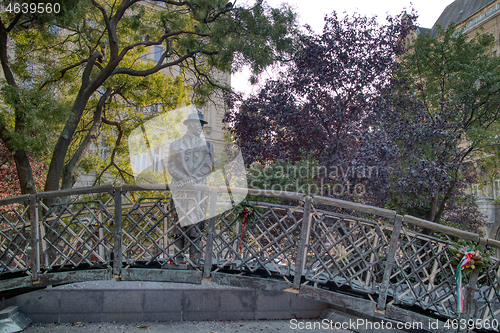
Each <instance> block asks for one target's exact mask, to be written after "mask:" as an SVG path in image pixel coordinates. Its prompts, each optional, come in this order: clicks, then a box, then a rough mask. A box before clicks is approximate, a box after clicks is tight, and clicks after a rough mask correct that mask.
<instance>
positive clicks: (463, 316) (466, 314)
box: [457, 270, 479, 333]
mask: <svg viewBox="0 0 500 333" xmlns="http://www.w3.org/2000/svg"><path fill="white" fill-rule="evenodd" d="M478 279H479V272H478V271H476V270H474V271H472V274H471V277H470V280H469V284H468V285H467V286H465V293H464V297H465V299H464V311H463V312H462V313H460V317H459V318H460V320H459V323H463V322H465V323H467V324H468V323H469V319H470V317H471V314H472V305H473V304H474V294H475V293H476V290H477V280H478ZM457 302H458V300H457ZM465 326H466V327H465V328H464V327H463V325H459V330H458V331H457V332H458V333H467V332H469V330H468V329H467V326H468V325H465Z"/></svg>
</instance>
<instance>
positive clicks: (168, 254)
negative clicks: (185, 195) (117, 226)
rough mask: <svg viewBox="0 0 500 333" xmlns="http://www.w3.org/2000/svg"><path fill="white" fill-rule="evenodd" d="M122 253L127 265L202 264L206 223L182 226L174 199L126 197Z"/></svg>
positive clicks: (198, 265) (192, 265)
mask: <svg viewBox="0 0 500 333" xmlns="http://www.w3.org/2000/svg"><path fill="white" fill-rule="evenodd" d="M124 205H125V206H132V207H130V208H125V209H124V210H123V226H122V230H123V231H122V233H123V242H122V256H123V259H124V261H125V263H126V264H128V265H133V264H139V265H142V264H144V265H152V264H153V265H154V264H158V265H165V264H166V265H172V266H171V267H175V265H177V266H179V265H183V264H188V265H190V266H191V267H197V268H200V267H201V260H202V259H203V253H204V248H205V244H206V233H205V230H204V228H205V222H201V223H196V224H194V225H190V226H188V227H184V228H181V227H179V225H178V223H177V222H178V221H177V220H178V217H177V213H176V210H175V207H174V203H173V200H172V199H171V198H164V197H162V198H140V199H138V200H136V201H135V202H134V199H133V198H131V197H130V196H125V200H124Z"/></svg>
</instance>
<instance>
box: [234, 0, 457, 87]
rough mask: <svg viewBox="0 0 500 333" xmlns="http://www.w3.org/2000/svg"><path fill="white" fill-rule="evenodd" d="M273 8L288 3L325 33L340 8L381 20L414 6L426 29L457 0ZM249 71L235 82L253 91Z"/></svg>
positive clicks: (302, 3)
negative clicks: (327, 19)
mask: <svg viewBox="0 0 500 333" xmlns="http://www.w3.org/2000/svg"><path fill="white" fill-rule="evenodd" d="M267 2H268V3H269V4H270V5H271V6H272V7H278V6H279V5H280V4H281V3H283V2H286V3H288V4H289V5H290V6H292V8H294V9H295V12H296V13H297V14H298V15H299V23H300V24H301V25H305V24H309V25H310V26H311V28H312V29H313V30H314V31H315V32H316V33H321V31H322V30H323V25H324V20H323V19H324V17H325V15H326V14H331V13H332V12H333V11H336V12H337V14H338V16H339V17H343V16H344V12H345V13H346V14H348V15H352V14H354V13H358V14H364V15H368V16H373V15H376V16H377V17H378V19H379V20H381V21H380V22H384V21H385V17H386V16H387V15H388V14H389V15H391V16H395V15H397V14H399V13H401V12H402V11H403V10H405V9H410V8H414V9H415V10H416V12H417V14H418V15H419V18H418V20H417V24H418V25H419V26H421V27H424V28H432V26H433V25H434V22H436V20H437V19H438V17H439V16H440V15H441V13H442V12H443V10H444V9H445V8H446V6H448V5H449V4H451V3H452V2H453V0H413V1H409V0H288V1H283V0H267ZM248 77H249V72H248V71H243V72H241V73H236V74H233V76H232V78H231V83H232V86H233V88H234V89H236V90H238V91H243V92H245V93H247V94H248V93H250V92H252V91H255V90H256V87H253V89H252V87H250V84H249V83H248Z"/></svg>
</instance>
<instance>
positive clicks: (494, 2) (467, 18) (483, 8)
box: [417, 0, 500, 240]
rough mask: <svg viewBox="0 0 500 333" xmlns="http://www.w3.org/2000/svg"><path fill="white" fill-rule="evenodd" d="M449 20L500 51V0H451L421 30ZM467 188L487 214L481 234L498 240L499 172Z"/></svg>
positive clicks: (434, 30)
mask: <svg viewBox="0 0 500 333" xmlns="http://www.w3.org/2000/svg"><path fill="white" fill-rule="evenodd" d="M452 23H455V24H457V32H460V33H465V34H467V36H468V37H469V38H473V37H474V36H476V35H477V34H491V35H493V36H494V38H495V45H494V47H493V49H492V50H491V55H492V56H495V57H496V56H498V55H499V54H500V0H456V1H453V2H452V3H450V4H449V5H448V6H447V7H446V8H445V10H444V11H443V12H442V13H441V15H440V16H439V18H438V20H437V21H436V22H435V23H434V26H433V27H432V29H430V30H429V29H424V28H421V30H422V32H424V33H430V35H431V37H435V36H437V34H438V25H439V26H441V27H443V28H446V27H447V26H449V25H450V24H452ZM417 33H418V32H417ZM471 191H472V193H473V195H474V196H475V198H476V202H477V204H478V207H479V210H480V211H481V212H482V213H483V214H485V215H486V217H487V218H486V222H487V225H486V228H485V230H484V233H485V234H486V235H487V236H488V237H489V238H493V239H497V240H500V175H499V176H498V178H496V177H492V178H491V179H490V180H489V181H488V182H487V183H483V184H481V185H477V184H476V185H474V186H473V188H472V189H471Z"/></svg>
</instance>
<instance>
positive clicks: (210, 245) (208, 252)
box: [203, 187, 218, 279]
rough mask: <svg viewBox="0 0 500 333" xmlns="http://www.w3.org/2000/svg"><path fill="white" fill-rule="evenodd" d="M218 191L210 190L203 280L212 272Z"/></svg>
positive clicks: (215, 189)
mask: <svg viewBox="0 0 500 333" xmlns="http://www.w3.org/2000/svg"><path fill="white" fill-rule="evenodd" d="M217 192H218V189H217V188H215V187H213V188H212V189H211V190H210V216H211V217H210V218H209V219H208V227H207V245H206V246H205V262H204V264H203V278H204V279H208V278H210V271H211V270H212V254H213V251H214V229H215V212H216V206H217Z"/></svg>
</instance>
